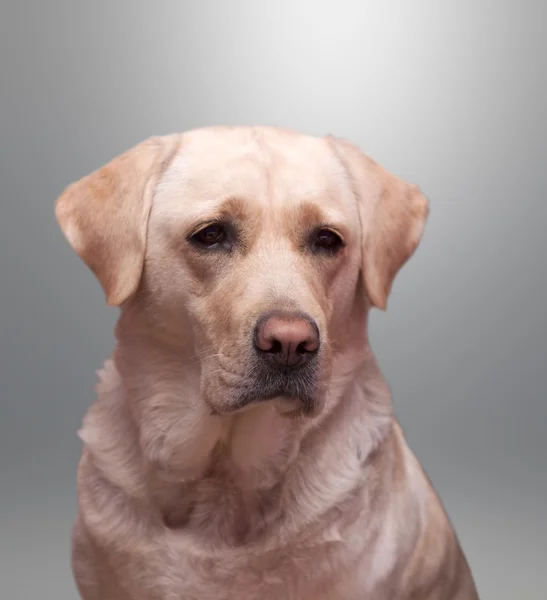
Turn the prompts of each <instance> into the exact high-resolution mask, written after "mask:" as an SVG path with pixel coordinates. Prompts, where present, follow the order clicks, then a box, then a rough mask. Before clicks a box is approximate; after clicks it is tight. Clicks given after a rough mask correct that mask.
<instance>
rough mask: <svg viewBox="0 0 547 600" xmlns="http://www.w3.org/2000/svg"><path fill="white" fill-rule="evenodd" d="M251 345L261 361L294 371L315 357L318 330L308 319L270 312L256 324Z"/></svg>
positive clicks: (295, 314)
mask: <svg viewBox="0 0 547 600" xmlns="http://www.w3.org/2000/svg"><path fill="white" fill-rule="evenodd" d="M254 343H255V347H256V349H257V351H258V352H259V354H260V355H261V356H262V357H263V358H264V359H265V360H268V361H271V362H274V363H276V364H278V365H281V366H284V367H298V366H301V365H303V364H304V363H306V362H308V361H309V360H310V359H311V358H313V357H314V356H315V355H316V354H317V351H318V350H319V330H318V328H317V325H316V324H315V322H314V321H313V319H312V318H311V317H309V316H308V315H305V314H301V313H287V312H273V313H269V314H267V315H264V316H263V317H262V318H261V319H260V320H259V322H258V324H257V326H256V328H255V337H254Z"/></svg>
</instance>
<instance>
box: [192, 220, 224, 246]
mask: <svg viewBox="0 0 547 600" xmlns="http://www.w3.org/2000/svg"><path fill="white" fill-rule="evenodd" d="M190 239H191V240H192V241H193V242H194V243H196V244H199V245H200V246H204V247H206V248H211V247H213V246H217V245H220V244H222V243H223V242H225V241H226V228H225V226H224V225H222V223H212V224H211V225H207V227H204V228H203V229H200V230H199V231H198V232H197V233H194V235H193V236H192V237H191V238H190Z"/></svg>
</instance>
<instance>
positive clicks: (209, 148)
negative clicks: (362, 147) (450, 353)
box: [57, 127, 478, 600]
mask: <svg viewBox="0 0 547 600" xmlns="http://www.w3.org/2000/svg"><path fill="white" fill-rule="evenodd" d="M105 169H107V171H105ZM82 198H85V202H84V201H81V200H79V199H82ZM114 199H115V200H114ZM427 211H428V206H427V200H426V199H425V197H424V196H423V195H422V194H421V192H420V191H419V190H418V189H417V188H416V187H414V186H411V185H409V184H406V183H404V182H402V181H401V180H399V179H397V178H395V177H394V176H393V175H390V174H389V173H387V172H386V171H384V170H383V169H381V167H379V166H378V165H376V164H375V163H374V162H373V161H371V160H370V159H369V158H367V157H365V156H364V155H363V154H361V152H360V151H359V150H358V149H356V148H355V147H353V146H351V145H350V144H348V143H346V142H342V141H340V140H336V139H334V138H314V137H311V136H305V135H300V134H296V133H293V132H290V131H284V130H279V129H274V128H267V127H264V128H209V129H202V130H196V131H192V132H188V133H185V134H182V135H175V136H168V137H165V138H154V139H153V140H152V141H150V140H149V141H147V142H145V143H143V144H142V145H139V146H137V147H136V148H134V149H133V150H131V151H129V152H128V153H126V154H125V155H123V160H120V159H115V161H113V162H112V163H109V165H107V166H106V167H103V169H100V170H99V171H97V172H95V173H94V174H91V175H89V176H88V177H87V178H84V179H83V180H81V181H80V182H77V183H75V184H73V185H72V186H70V187H69V188H68V189H67V191H66V192H65V194H63V195H62V196H61V197H60V199H59V201H58V204H57V215H58V218H59V222H60V224H61V227H62V228H63V230H64V231H65V233H66V235H67V238H68V239H69V241H70V242H71V243H72V244H73V247H74V249H75V251H76V252H78V253H79V254H80V256H81V257H82V259H83V260H84V261H85V262H86V263H87V264H88V265H89V266H90V268H92V270H93V271H94V273H95V274H96V276H97V277H98V279H99V281H100V283H101V285H102V286H103V288H104V290H105V295H106V297H107V299H108V301H109V302H110V303H111V304H116V305H119V306H121V317H120V320H119V322H118V324H117V327H116V336H117V346H116V349H115V351H114V354H113V356H112V358H111V359H110V360H108V361H107V362H106V364H105V366H104V368H103V370H102V371H101V372H100V374H99V376H100V382H99V385H98V387H97V400H96V402H95V403H94V404H93V405H92V406H91V408H90V409H89V411H88V413H87V415H86V417H85V419H84V422H83V426H82V428H81V430H80V437H81V439H82V441H83V444H84V450H83V455H82V459H81V462H80V466H79V472H78V491H79V515H78V520H77V523H76V525H75V528H74V535H73V569H74V574H75V578H76V582H77V585H78V589H79V591H80V594H81V596H82V598H84V599H85V600H213V599H214V600H224V599H225V600H228V599H237V600H257V599H258V600H282V599H283V600H335V599H336V600H367V599H369V600H418V599H419V600H474V599H476V598H478V596H477V593H476V590H475V587H474V584H473V581H472V576H471V573H470V571H469V568H468V566H467V563H466V560H465V558H464V556H463V553H462V551H461V549H460V546H459V544H458V541H457V538H456V536H455V534H454V532H453V529H452V527H451V525H450V522H449V520H448V518H447V516H446V515H445V512H444V510H443V508H442V505H441V503H440V501H439V499H438V498H437V496H436V494H435V492H434V491H433V488H432V487H431V485H430V483H429V481H428V479H427V477H426V476H425V474H424V473H423V471H422V469H421V467H420V466H419V464H418V462H417V461H416V459H415V457H414V455H413V454H412V452H411V450H410V449H409V448H408V446H407V444H406V442H405V439H404V436H403V433H402V431H401V428H400V426H399V425H398V423H397V421H396V420H395V418H394V416H393V414H392V406H391V398H390V392H389V388H388V386H387V384H386V383H385V381H384V379H383V377H382V375H381V373H380V370H379V368H378V366H377V364H376V361H375V359H374V356H373V354H372V351H371V349H370V347H369V344H368V337H367V333H366V328H367V315H368V311H369V309H370V307H371V306H378V307H380V308H385V307H386V303H387V297H388V295H389V292H390V289H391V286H392V283H393V280H394V278H395V275H396V273H397V272H398V270H399V269H400V268H401V267H402V265H403V264H404V263H405V262H406V260H408V258H409V257H410V256H411V255H412V253H413V252H414V250H415V249H416V247H417V245H418V244H419V241H420V238H421V235H422V232H423V228H424V225H425V221H426V218H427ZM98 215H99V216H98ZM220 217H222V218H230V219H234V220H235V221H237V223H238V227H240V230H241V236H242V238H241V239H242V242H241V247H240V248H239V249H237V251H234V252H232V254H230V255H229V256H228V255H223V254H219V253H217V254H216V255H215V256H213V255H212V254H209V255H205V254H204V253H196V252H195V250H193V249H192V247H191V245H189V244H188V242H187V237H188V235H189V234H190V233H191V231H192V230H193V229H192V228H194V227H195V226H196V224H199V223H204V222H207V221H208V220H211V219H218V218H220ZM318 219H320V220H321V223H322V224H324V223H328V224H332V226H336V227H337V228H338V229H339V230H340V231H341V232H342V235H343V238H344V241H345V247H344V248H343V250H342V251H341V252H340V254H339V255H337V256H336V257H330V258H328V259H325V258H317V257H314V256H311V255H309V254H306V253H305V252H304V251H303V250H302V247H301V243H300V242H299V241H298V240H300V239H301V238H302V232H305V231H307V228H308V227H309V226H312V225H316V224H318V223H317V221H318ZM105 224H108V227H107V229H105V227H106V225H105ZM107 230H108V231H107ZM105 232H106V233H105ZM136 232H138V235H137V233H136ZM299 244H300V245H299ZM124 265H125V269H124ZM121 271H123V272H121ZM279 307H290V308H293V309H295V310H300V311H304V312H306V313H308V314H309V315H311V316H312V317H313V318H314V319H315V321H316V323H317V324H318V327H319V330H320V334H321V340H322V351H321V355H320V369H319V384H318V387H317V393H316V407H315V412H314V413H313V414H312V415H311V416H309V417H307V416H301V415H298V414H296V413H295V412H294V411H295V409H298V405H297V404H296V405H295V403H294V402H289V401H287V400H285V399H283V398H277V399H273V400H270V401H267V402H258V403H256V404H253V405H250V406H247V407H246V408H245V409H241V410H237V411H234V410H232V408H233V401H234V398H235V397H236V394H237V392H238V390H239V389H240V388H241V386H242V385H243V382H245V381H248V380H249V378H250V377H252V372H250V369H251V367H250V365H251V362H250V360H251V359H250V343H249V339H250V332H251V331H252V327H253V324H254V323H255V322H256V319H257V318H258V317H259V316H260V314H262V313H263V312H264V311H266V310H269V309H270V308H279Z"/></svg>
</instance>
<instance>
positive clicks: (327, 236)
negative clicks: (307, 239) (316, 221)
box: [313, 229, 344, 252]
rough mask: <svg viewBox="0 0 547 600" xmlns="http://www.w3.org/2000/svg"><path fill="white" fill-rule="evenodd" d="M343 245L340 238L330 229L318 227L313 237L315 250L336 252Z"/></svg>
mask: <svg viewBox="0 0 547 600" xmlns="http://www.w3.org/2000/svg"><path fill="white" fill-rule="evenodd" d="M343 245H344V242H343V241H342V238H341V237H340V236H339V235H338V234H337V233H335V232H334V231H331V230H330V229H320V230H319V231H318V232H317V233H316V234H315V237H314V239H313V247H314V249H315V250H326V251H327V252H336V251H337V250H340V248H341V247H342V246H343Z"/></svg>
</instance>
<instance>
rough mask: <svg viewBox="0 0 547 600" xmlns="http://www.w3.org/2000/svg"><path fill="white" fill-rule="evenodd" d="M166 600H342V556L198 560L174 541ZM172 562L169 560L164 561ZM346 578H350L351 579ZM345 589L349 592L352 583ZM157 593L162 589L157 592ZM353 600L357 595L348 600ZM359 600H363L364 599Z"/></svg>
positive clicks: (321, 550) (306, 553) (299, 550)
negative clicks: (348, 588)
mask: <svg viewBox="0 0 547 600" xmlns="http://www.w3.org/2000/svg"><path fill="white" fill-rule="evenodd" d="M162 554H163V555H164V558H163V560H162V565H161V566H160V565H158V567H159V568H160V569H161V571H159V572H161V575H160V577H159V582H160V583H161V586H162V588H163V596H162V600H163V599H164V598H165V600H167V599H169V600H171V599H175V598H176V599H177V600H178V599H179V598H180V599H181V600H182V599H184V600H209V599H211V600H213V599H214V600H234V599H235V598H237V599H238V600H280V599H281V598H282V599H283V600H331V599H332V600H335V599H336V600H340V598H344V597H345V596H340V595H339V592H338V590H337V587H338V583H337V582H339V581H340V575H339V573H340V572H341V567H342V565H341V564H340V560H339V558H340V557H334V556H333V555H332V554H331V552H330V551H329V549H328V548H326V547H324V546H323V547H312V546H309V547H306V546H304V545H303V546H302V547H293V548H291V549H290V550H288V549H286V550H283V549H280V550H276V551H271V552H261V551H260V550H258V549H256V548H255V550H249V551H248V552H244V551H227V552H224V551H219V552H218V554H217V555H216V556H213V555H209V556H203V555H202V556H197V555H196V554H194V553H193V552H192V550H190V549H189V546H188V542H187V541H185V540H182V539H179V540H177V539H176V536H174V537H173V538H172V539H171V541H170V542H169V548H168V550H167V552H166V553H165V554H164V553H162ZM165 558H168V560H165ZM346 577H347V576H346ZM344 587H347V581H346V584H345V585H344ZM156 589H157V588H156ZM347 598H348V600H353V597H352V596H348V597H347ZM359 600H360V599H359Z"/></svg>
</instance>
